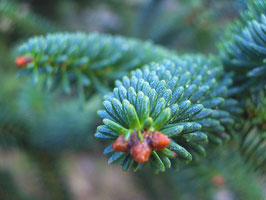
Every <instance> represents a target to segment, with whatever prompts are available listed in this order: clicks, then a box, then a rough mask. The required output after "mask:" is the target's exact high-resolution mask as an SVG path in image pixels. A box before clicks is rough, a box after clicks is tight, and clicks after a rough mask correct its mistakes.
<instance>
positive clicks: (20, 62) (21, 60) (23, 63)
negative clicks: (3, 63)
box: [15, 56, 31, 67]
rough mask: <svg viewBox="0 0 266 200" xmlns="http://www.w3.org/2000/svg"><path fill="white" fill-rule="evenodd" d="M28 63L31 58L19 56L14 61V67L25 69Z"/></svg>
mask: <svg viewBox="0 0 266 200" xmlns="http://www.w3.org/2000/svg"><path fill="white" fill-rule="evenodd" d="M30 62H31V58H27V57H24V56H19V57H17V58H16V60H15V65H17V66H18V67H25V66H27V64H28V63H30Z"/></svg>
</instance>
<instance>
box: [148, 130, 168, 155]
mask: <svg viewBox="0 0 266 200" xmlns="http://www.w3.org/2000/svg"><path fill="white" fill-rule="evenodd" d="M169 144H170V139H169V138H168V136H167V135H164V134H162V133H160V132H158V131H156V132H153V133H152V136H151V146H152V149H153V150H156V151H157V150H162V149H164V148H165V147H167V146H168V145H169Z"/></svg>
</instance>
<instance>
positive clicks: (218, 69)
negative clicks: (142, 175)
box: [95, 56, 241, 172]
mask: <svg viewBox="0 0 266 200" xmlns="http://www.w3.org/2000/svg"><path fill="white" fill-rule="evenodd" d="M230 84H231V79H230V77H229V76H223V68H222V66H221V65H219V64H218V63H217V62H214V61H213V59H211V58H210V59H207V58H205V57H203V56H184V57H182V58H180V59H178V58H175V59H172V60H165V61H162V62H160V63H157V64H155V63H154V64H150V65H147V66H145V67H144V68H143V69H142V70H140V69H138V70H136V71H133V72H131V76H130V77H127V76H124V77H123V78H122V80H121V81H116V88H115V89H114V90H113V93H111V94H109V95H107V96H105V101H104V103H103V104H104V108H105V110H101V111H99V112H98V114H99V116H100V117H101V118H103V122H104V124H105V125H101V126H99V127H98V128H97V133H96V134H95V137H96V138H98V139H104V140H112V141H113V140H115V142H114V143H113V144H112V145H110V146H108V147H107V148H106V149H105V151H104V153H105V154H108V155H110V158H109V163H114V162H118V161H120V163H121V165H122V167H123V170H128V169H130V168H133V169H134V171H136V170H138V169H139V167H140V166H142V165H143V164H142V163H145V162H146V161H149V163H150V164H151V167H152V168H153V169H154V171H155V172H159V171H164V170H165V168H166V167H171V165H175V164H174V163H175V162H176V161H177V159H179V160H185V161H188V162H189V161H191V160H192V155H194V156H195V157H197V156H198V155H205V154H206V151H205V149H204V146H205V144H206V143H207V142H208V140H210V141H211V142H212V143H216V144H221V143H222V140H228V139H229V138H230V134H228V128H230V126H231V125H232V124H233V123H234V120H233V117H232V116H231V115H237V114H239V113H241V109H239V108H238V107H237V101H235V100H232V99H229V98H227V90H228V86H229V85H230ZM158 132H159V133H161V134H162V135H163V136H167V137H168V138H169V139H171V140H170V145H169V143H167V142H166V139H165V138H164V137H163V136H160V137H157V138H154V137H155V136H156V135H158ZM160 142H161V143H163V144H165V145H162V146H160V147H161V148H157V146H156V145H154V143H156V144H158V143H160ZM147 144H148V145H147ZM167 144H168V145H167ZM165 147H167V148H165ZM136 149H137V150H136ZM151 152H152V153H151ZM139 155H142V156H143V157H142V158H143V159H139V158H138V156H139Z"/></svg>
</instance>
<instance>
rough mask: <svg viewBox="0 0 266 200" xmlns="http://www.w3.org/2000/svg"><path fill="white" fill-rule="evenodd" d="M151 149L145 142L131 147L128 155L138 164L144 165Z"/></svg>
mask: <svg viewBox="0 0 266 200" xmlns="http://www.w3.org/2000/svg"><path fill="white" fill-rule="evenodd" d="M151 151H152V149H151V147H150V145H149V144H148V142H147V141H146V140H143V141H142V142H139V143H137V144H135V145H133V146H132V147H131V149H130V154H131V155H132V157H133V158H134V160H135V161H136V162H138V163H144V162H147V161H148V160H149V157H150V155H151Z"/></svg>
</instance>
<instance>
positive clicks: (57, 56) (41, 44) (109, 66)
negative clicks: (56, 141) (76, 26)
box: [16, 33, 174, 96]
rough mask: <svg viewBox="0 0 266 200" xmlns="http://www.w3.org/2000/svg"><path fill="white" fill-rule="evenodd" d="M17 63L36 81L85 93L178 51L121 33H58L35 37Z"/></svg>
mask: <svg viewBox="0 0 266 200" xmlns="http://www.w3.org/2000/svg"><path fill="white" fill-rule="evenodd" d="M18 52H19V57H18V58H17V60H16V64H17V65H18V66H20V67H21V73H26V74H30V75H31V76H32V79H33V82H35V83H36V82H38V81H39V79H41V80H42V81H43V82H44V87H45V88H48V89H49V88H63V90H64V91H65V92H67V93H69V92H70V91H71V90H72V88H75V89H76V90H78V93H79V94H80V95H81V96H84V90H85V89H86V94H88V93H89V91H91V90H92V89H95V88H96V89H99V88H106V87H107V86H108V85H109V84H110V81H111V80H114V79H115V78H118V77H121V76H122V75H125V74H127V72H128V71H129V70H131V69H135V68H137V67H140V66H142V65H144V64H147V63H149V62H151V61H160V60H162V59H163V58H165V57H172V56H174V54H173V53H172V52H170V51H167V50H165V49H163V48H161V47H159V46H155V45H153V44H152V43H150V42H142V41H139V40H136V39H128V38H124V37H121V36H111V35H105V34H97V33H94V34H89V35H87V34H85V33H56V34H48V35H46V36H41V37H34V38H31V39H29V40H28V41H27V42H26V43H24V44H23V45H21V46H20V47H19V49H18Z"/></svg>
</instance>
